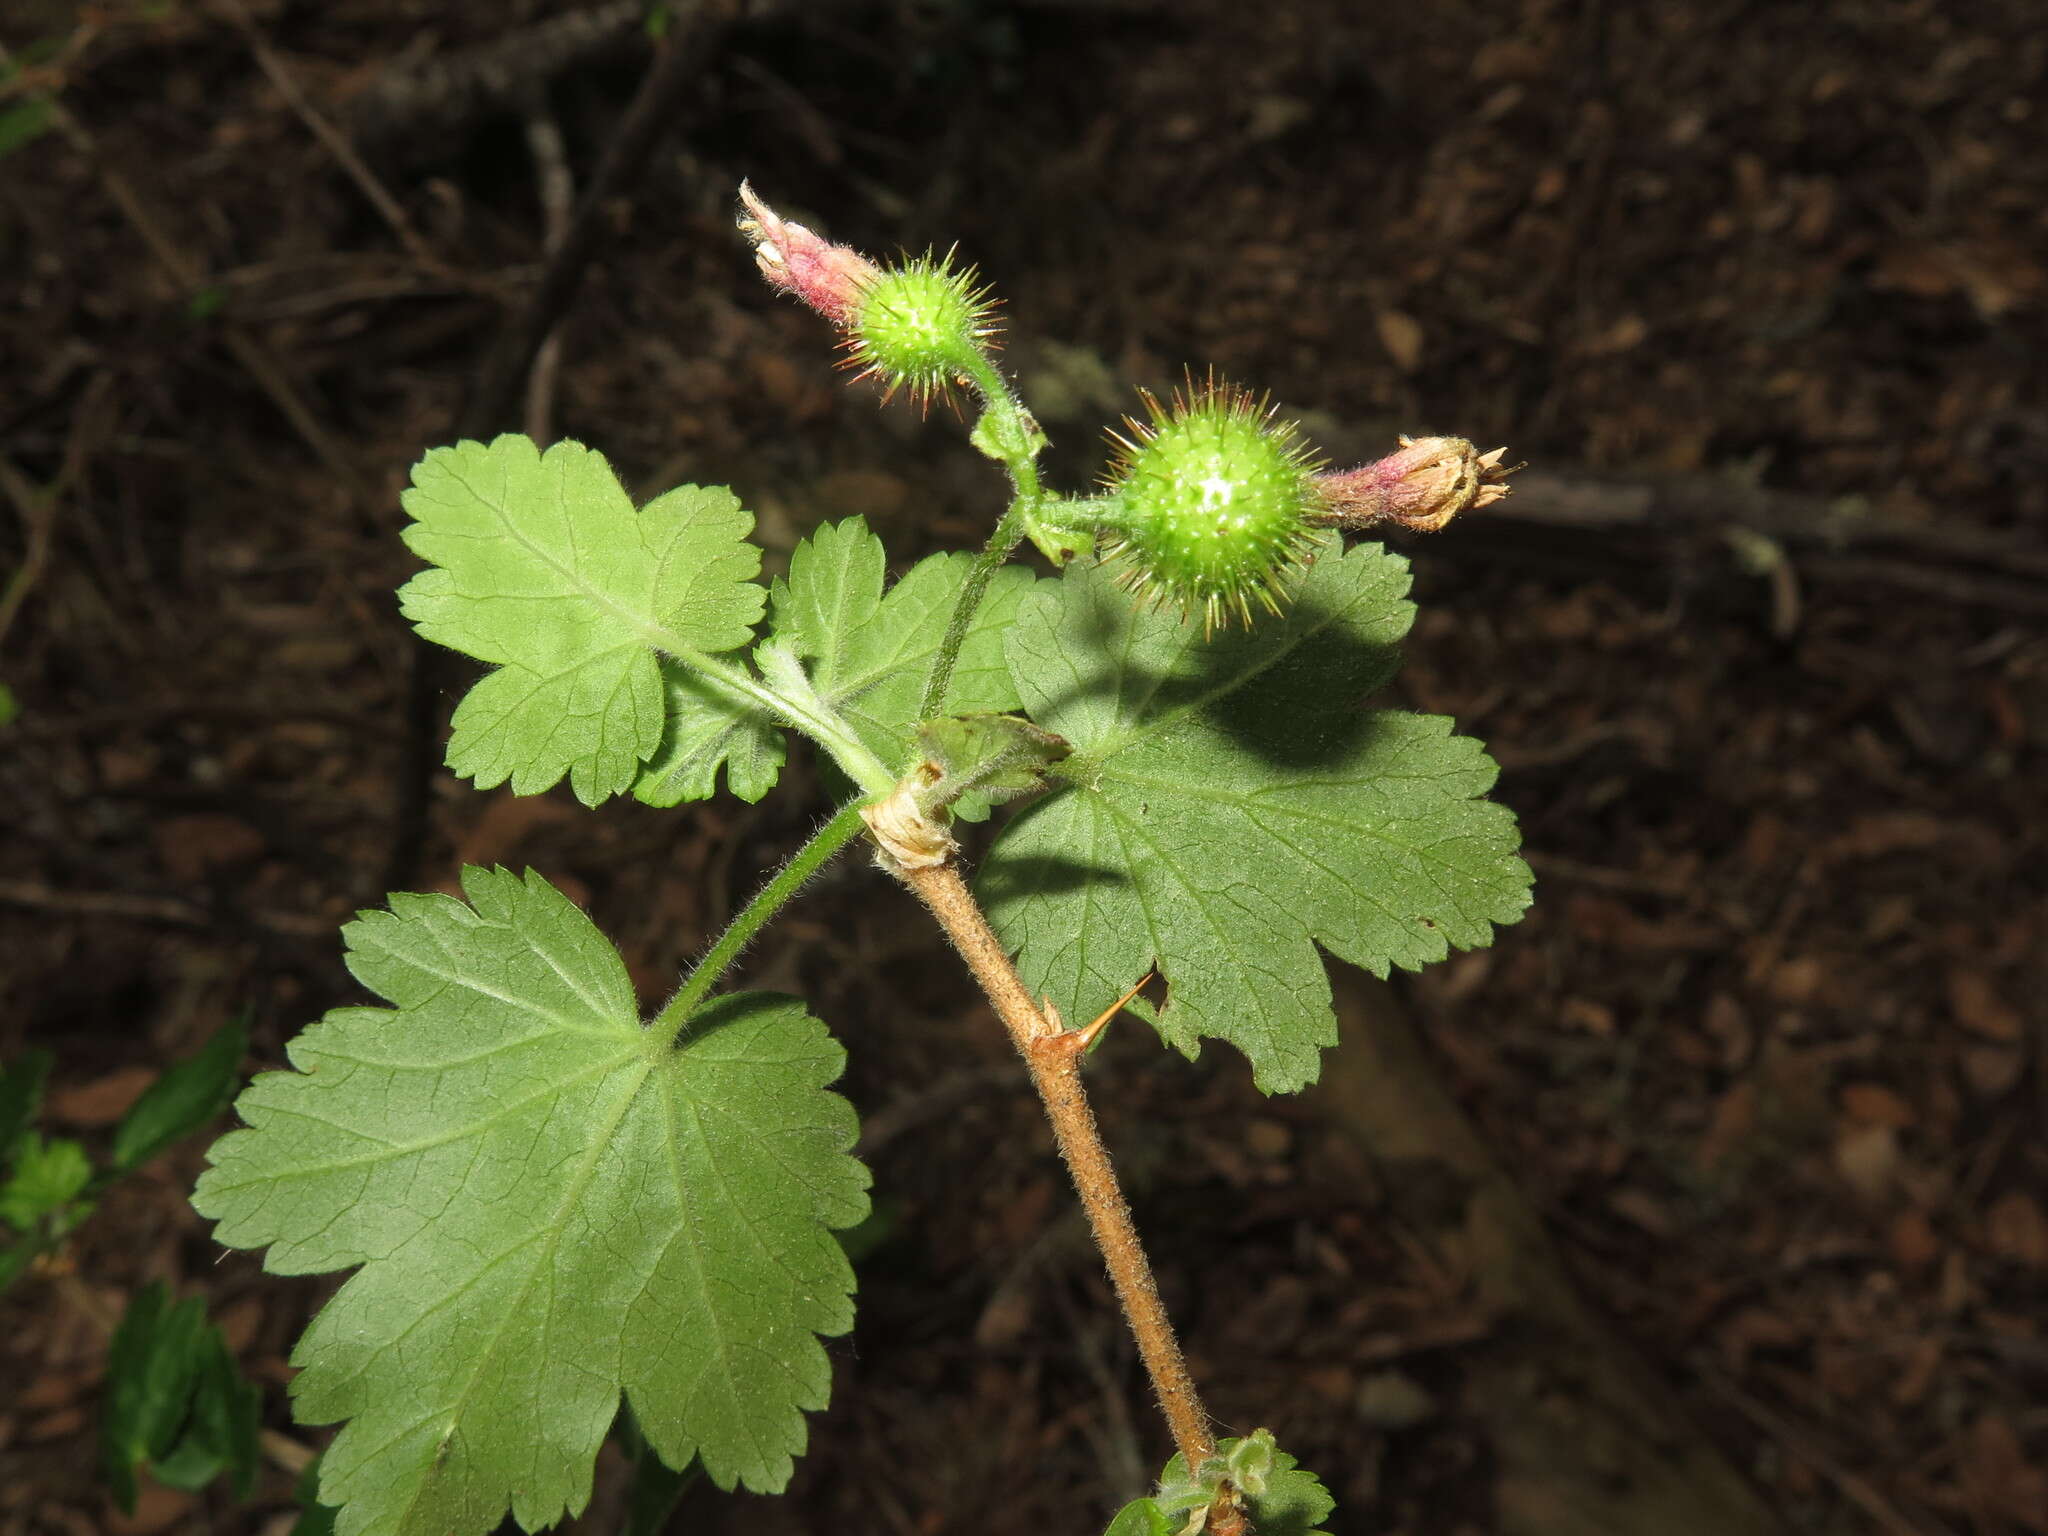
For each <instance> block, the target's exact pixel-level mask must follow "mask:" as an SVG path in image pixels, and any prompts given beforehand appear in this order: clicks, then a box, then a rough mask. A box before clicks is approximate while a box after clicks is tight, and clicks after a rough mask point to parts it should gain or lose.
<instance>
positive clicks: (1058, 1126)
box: [898, 863, 1216, 1469]
mask: <svg viewBox="0 0 2048 1536" xmlns="http://www.w3.org/2000/svg"><path fill="white" fill-rule="evenodd" d="M898 874H899V877H900V878H901V879H902V881H903V883H904V884H905V885H907V886H909V887H910V889H911V890H912V891H913V892H915V893H916V895H917V897H918V899H919V900H920V901H922V902H923V903H924V904H925V905H926V906H927V907H929V908H930V909H931V912H932V915H933V916H934V917H936V918H937V919H938V920H939V926H940V927H942V928H944V929H945V930H946V937H947V938H949V939H951V940H952V941H953V946H954V948H956V949H958V950H959V951H960V954H961V957H962V958H963V959H965V960H966V962H967V968H968V969H969V970H970V971H972V972H973V973H974V979H975V980H976V981H978V982H979V983H981V989H982V991H983V992H985V993H987V994H988V1000H989V1001H990V1002H991V1003H992V1004H994V1005H995V1010H996V1014H997V1016H998V1017H999V1018H1001V1019H1002V1021H1003V1025H1004V1027H1005V1028H1007V1029H1008V1030H1009V1032H1010V1039H1011V1040H1012V1041H1014V1042H1015V1043H1016V1046H1017V1050H1018V1053H1019V1054H1020V1055H1022V1056H1023V1058H1024V1064H1025V1066H1027V1067H1028V1068H1030V1071H1031V1082H1032V1086H1033V1087H1035V1088H1037V1090H1038V1097H1039V1100H1040V1102H1042V1103H1043V1104H1044V1105H1045V1113H1046V1117H1047V1118H1048V1119H1049V1120H1051V1121H1052V1128H1053V1134H1054V1136H1055V1137H1056V1138H1057V1139H1058V1141H1059V1147H1060V1156H1062V1157H1063V1158H1065V1159H1066V1163H1067V1171H1068V1172H1069V1173H1071V1174H1072V1175H1073V1178H1074V1188H1075V1190H1076V1192H1077V1193H1079V1195H1080V1197H1081V1205H1082V1207H1083V1208H1084V1209H1085V1210H1086V1211H1087V1213H1088V1225H1089V1227H1090V1228H1091V1229H1092V1230H1093V1231H1094V1233H1095V1245H1096V1247H1098V1248H1100V1249H1101V1250H1102V1257H1103V1260H1104V1262H1105V1263H1106V1264H1107V1265H1108V1266H1109V1277H1110V1279H1111V1281H1113V1282H1114V1283H1115V1285H1116V1295H1117V1301H1118V1302H1119V1303H1120V1304H1121V1305H1122V1307H1123V1310H1124V1316H1125V1318H1126V1319H1127V1320H1128V1321H1129V1322H1130V1325H1131V1332H1132V1333H1133V1334H1135V1335H1136V1336H1137V1340H1138V1353H1139V1355H1140V1356H1141V1357H1142V1358H1143V1359H1144V1362H1145V1370H1146V1373H1147V1374H1148V1375H1149V1376H1151V1378H1152V1388H1153V1390H1154V1391H1155V1392H1157V1393H1158V1394H1159V1406H1160V1409H1161V1411H1162V1412H1163V1413H1164V1414H1165V1415H1166V1422H1167V1425H1168V1427H1169V1428H1170V1429H1171V1430H1172V1431H1173V1440H1174V1444H1175V1445H1176V1446H1177V1447H1178V1448H1179V1450H1180V1453H1181V1455H1182V1457H1184V1458H1185V1459H1186V1462H1187V1465H1188V1466H1189V1468H1190V1469H1192V1468H1195V1467H1199V1466H1201V1464H1202V1463H1203V1462H1205V1461H1207V1460H1208V1459H1209V1458H1210V1457H1212V1456H1214V1455H1215V1454H1216V1441H1215V1437H1214V1436H1212V1435H1211V1434H1210V1433H1209V1416H1208V1414H1207V1413H1205V1412H1204V1411H1203V1408H1202V1400H1201V1398H1200V1396H1199V1395H1197V1393H1196V1391H1195V1383H1194V1380H1193V1378H1192V1377H1190V1376H1189V1375H1188V1367H1187V1361H1186V1360H1185V1359H1184V1358H1183V1357H1182V1355H1181V1352H1180V1341H1179V1339H1177V1338H1176V1337H1175V1336H1174V1332H1173V1324H1172V1323H1171V1322H1170V1321H1168V1319H1167V1316H1166V1306H1165V1303H1163V1302H1162V1301H1161V1300H1160V1299H1159V1287H1158V1285H1157V1284H1156V1283H1155V1282H1154V1280H1153V1278H1152V1264H1151V1261H1150V1260H1148V1259H1147V1258H1146V1257H1145V1250H1144V1248H1143V1247H1142V1246H1141V1245H1140V1243H1139V1242H1138V1232H1137V1228H1136V1227H1135V1226H1133V1225H1132V1223H1131V1211H1130V1207H1129V1206H1128V1205H1127V1204H1125V1202H1124V1195H1123V1188H1122V1186H1121V1185H1120V1184H1118V1182H1117V1177H1116V1168H1115V1165H1114V1164H1112V1163H1111V1162H1110V1158H1109V1149H1108V1148H1107V1147H1105V1146H1104V1145H1103V1144H1102V1133H1101V1131H1100V1130H1099V1129H1098V1128H1097V1126H1096V1124H1095V1112H1094V1110H1093V1109H1091V1108H1090V1107H1089V1104H1088V1092H1087V1089H1086V1088H1085V1087H1084V1086H1083V1084H1082V1082H1081V1054H1082V1051H1083V1050H1084V1049H1085V1047H1086V1037H1085V1036H1084V1035H1083V1034H1082V1033H1081V1032H1080V1031H1078V1030H1065V1029H1061V1028H1060V1027H1059V1026H1058V1025H1056V1024H1055V1023H1054V1022H1053V1021H1052V1020H1051V1019H1049V1018H1047V1017H1046V1015H1045V1013H1044V1012H1043V1011H1041V1010H1040V1008H1039V1006H1038V1004H1037V1003H1035V1002H1034V1001H1033V1000H1032V997H1031V994H1030V992H1029V991H1027V990H1026V989H1025V986H1024V982H1023V979H1022V978H1021V977H1019V976H1018V974H1017V967H1016V966H1015V965H1013V964H1012V963H1011V961H1010V956H1009V952H1008V951H1007V950H1005V949H1004V948H1003V945H1002V941H1001V940H1000V939H998V938H997V937H996V936H995V932H994V930H992V929H991V928H990V927H989V925H988V919H987V918H986V917H985V916H983V914H982V910H981V904H980V903H979V902H977V901H976V900H975V899H974V894H973V892H971V891H969V890H968V888H967V883H966V881H964V880H962V879H961V878H960V872H959V870H958V869H957V868H955V867H954V866H953V865H952V864H950V863H948V864H941V865H938V866H936V867H935V868H931V869H903V870H899V871H898Z"/></svg>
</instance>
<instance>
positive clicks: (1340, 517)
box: [1311, 437, 1521, 533]
mask: <svg viewBox="0 0 2048 1536" xmlns="http://www.w3.org/2000/svg"><path fill="white" fill-rule="evenodd" d="M1506 452H1507V450H1506V449H1505V448H1496V449H1494V450H1493V451H1492V452H1491V453H1481V452H1480V451H1479V450H1478V449H1477V448H1474V447H1473V446H1472V444H1471V443H1470V442H1468V441H1467V440H1466V439H1464V438H1462V437H1420V438H1416V437H1403V438H1402V439H1401V450H1400V452H1398V453H1390V454H1388V455H1387V456H1386V457H1385V458H1384V459H1375V460H1374V461H1373V462H1372V463H1370V464H1361V465H1360V466H1359V467H1358V468H1357V469H1348V470H1346V471H1344V472H1343V473H1342V474H1338V475H1317V476H1316V477H1315V479H1314V480H1313V481H1312V482H1311V484H1312V486H1313V488H1314V490H1315V493H1316V495H1317V497H1318V498H1320V500H1321V501H1322V503H1323V507H1322V510H1321V511H1320V512H1318V513H1316V514H1314V515H1313V516H1312V518H1311V521H1314V522H1319V523H1322V524H1324V525H1325V526H1330V525H1334V526H1336V527H1339V528H1349V529H1353V530H1356V529H1360V528H1365V527H1369V526H1370V525H1372V524H1374V523H1398V524H1400V525H1401V526H1402V527H1403V528H1412V529H1414V530H1415V531H1416V532H1418V533H1435V532H1436V531H1437V530H1438V529H1439V528H1441V527H1443V526H1444V524H1446V523H1448V522H1449V521H1450V520H1451V519H1452V518H1454V517H1456V516H1457V515H1458V514H1459V513H1460V512H1470V511H1474V510H1475V509H1477V508H1480V507H1490V506H1492V505H1493V504H1494V503H1495V502H1497V501H1500V500H1503V499H1504V498H1505V497H1506V496H1507V494H1508V492H1509V491H1510V490H1511V489H1513V487H1511V486H1509V485H1506V484H1504V483H1503V482H1504V481H1505V480H1506V478H1507V477H1508V476H1509V475H1511V474H1513V473H1514V472H1515V470H1516V469H1519V468H1520V467H1521V466H1520V465H1512V466H1510V467H1509V468H1506V469H1503V468H1501V463H1500V460H1501V455H1502V454H1504V453H1506Z"/></svg>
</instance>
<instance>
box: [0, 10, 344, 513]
mask: <svg viewBox="0 0 2048 1536" xmlns="http://www.w3.org/2000/svg"><path fill="white" fill-rule="evenodd" d="M16 64H17V61H16V59H15V57H14V54H13V53H12V52H11V51H10V50H9V49H8V47H7V45H6V44H5V43H0V67H9V68H11V67H15V66H16ZM42 99H43V100H45V101H47V102H48V103H49V104H50V121H51V122H52V123H54V124H55V125H56V128H57V131H58V132H59V133H61V134H62V135H63V136H64V138H65V139H66V141H68V142H69V143H70V145H71V147H72V148H73V149H74V150H76V151H77V152H78V153H79V154H80V155H81V156H83V157H84V159H85V160H86V162H87V163H88V164H89V165H91V166H92V167H93V169H94V170H95V171H96V172H97V173H98V174H99V178H100V185H101V186H102V187H104V188H105V189H106V193H107V196H108V197H109V198H110V199H112V201H113V203H114V206H115V207H117V208H119V209H120V210H121V214H122V216H123V217H124V218H126V219H127V221H128V224H129V227H130V228H132V229H133V230H134V231H135V233H136V234H137V235H138V236H140V237H141V240H142V243H143V244H144V245H146V246H147V247H149V253H150V255H152V256H153V257H155V258H156V262H157V265H158V266H160V267H162V268H163V269H164V271H165V272H166V273H167V274H168V275H169V277H170V279H171V281H172V282H174V283H176V284H177V285H178V287H179V288H180V289H182V290H183V291H184V292H186V293H188V294H195V293H198V292H199V291H200V290H201V289H202V288H203V287H204V286H205V279H204V275H203V273H202V272H201V269H200V267H199V265H198V263H196V262H195V261H193V260H192V259H191V258H190V257H188V256H187V255H186V254H185V253H184V251H183V250H181V249H180V248H179V246H178V244H177V242H176V241H175V240H173V239H172V238H171V237H170V235H169V234H168V233H167V232H166V231H165V228H164V224H163V221H162V220H161V219H159V218H157V216H156V214H155V213H154V212H153V211H152V210H151V209H150V207H149V205H148V203H146V202H145V201H144V200H143V198H142V195H141V194H140V193H139V192H137V191H136V190H135V186H134V184H133V183H132V182H130V181H129V180H128V178H127V177H126V176H124V175H122V174H121V172H120V171H118V170H116V169H115V168H114V166H113V165H112V164H111V163H110V162H109V160H108V157H107V156H106V155H105V154H104V153H102V151H101V149H100V144H99V140H98V139H97V138H95V137H94V136H93V134H92V133H91V132H90V131H89V130H88V129H87V128H86V127H85V125H84V124H83V123H81V122H80V121H79V120H78V118H77V117H76V116H75V115H74V114H73V113H72V112H71V111H70V109H69V108H67V107H66V106H65V105H64V103H63V102H62V101H60V100H59V99H58V98H57V97H56V96H54V95H48V96H45V97H43V98H42ZM217 325H218V328H219V332H220V337H221V341H222V344H223V345H225V346H226V347H227V349H228V351H229V352H230V353H232V354H233V355H234V358H235V361H236V362H238V363H240V364H241V365H242V369H243V371H244V372H246V373H247V374H248V375H249V377H250V378H252V379H253V380H255V382H256V384H257V386H258V387H259V388H261V389H262V391H263V392H264V393H265V394H266V395H268V396H269V397H270V400H271V403H272V404H274V405H275V406H276V407H277V409H278V411H279V412H280V413H281V414H282V415H283V416H284V418H285V420H286V421H288V422H290V423H291V427H292V430H293V431H294V432H296V433H298V435H299V439H300V441H302V442H303V443H304V444H305V445H306V447H307V448H308V449H310V450H311V451H312V453H313V456H314V457H315V458H317V459H318V460H319V461H320V463H321V464H322V465H323V466H324V467H325V468H326V470H327V471H328V473H329V474H331V475H333V476H334V478H335V479H337V480H339V481H340V482H341V483H342V484H343V485H344V486H346V487H347V488H348V490H349V492H350V494H351V495H352V496H353V497H354V498H355V500H356V502H357V504H358V505H359V506H362V507H365V508H367V507H372V506H375V505H376V504H377V502H378V500H379V499H380V498H378V497H377V495H376V494H375V493H374V492H373V491H372V490H371V488H370V484H369V482H368V481H367V480H365V479H364V478H363V476H362V474H361V472H360V471H359V470H358V469H357V467H356V466H355V464H354V463H353V462H351V461H350V459H349V458H348V456H347V455H346V454H344V453H343V452H342V451H341V448H340V447H339V445H337V444H336V443H335V441H334V439H333V438H331V437H329V436H328V435H327V431H326V429H325V428H324V427H322V426H321V425H320V423H319V420H318V419H317V418H316V417H315V416H314V414H313V410H312V407H311V406H309V405H308V404H307V403H306V400H305V398H304V397H303V396H302V395H301V394H300V393H299V391H298V388H297V386H295V385H294V384H293V383H292V381H291V379H290V377H289V376H288V375H287V374H286V372H285V370H284V367H283V365H282V364H280V363H279V362H278V361H277V360H276V358H274V357H273V356H272V355H271V354H270V351H269V350H268V349H267V348H266V347H264V346H263V345H262V344H261V343H259V342H258V341H257V340H256V338H255V337H254V336H252V335H250V334H249V332H248V331H246V330H245V329H243V328H242V327H241V326H240V325H237V324H236V323H235V322H234V321H232V320H221V321H218V322H217Z"/></svg>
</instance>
